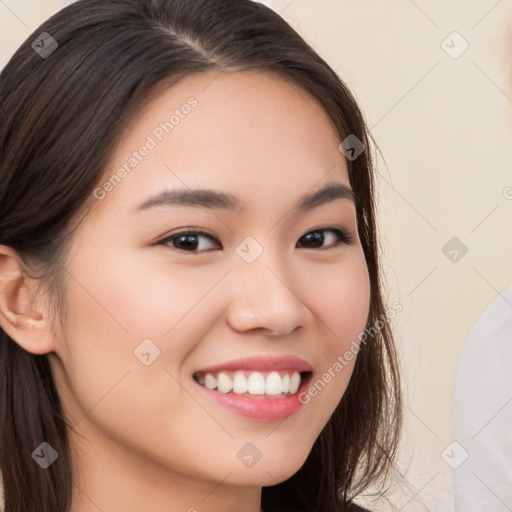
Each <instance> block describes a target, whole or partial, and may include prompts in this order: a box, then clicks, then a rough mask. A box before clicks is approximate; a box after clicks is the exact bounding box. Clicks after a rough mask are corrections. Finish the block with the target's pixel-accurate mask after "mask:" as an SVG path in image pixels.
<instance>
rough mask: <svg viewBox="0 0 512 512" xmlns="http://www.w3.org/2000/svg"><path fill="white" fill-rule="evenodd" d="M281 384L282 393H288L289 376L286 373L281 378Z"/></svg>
mask: <svg viewBox="0 0 512 512" xmlns="http://www.w3.org/2000/svg"><path fill="white" fill-rule="evenodd" d="M281 386H282V387H283V393H289V391H290V376H289V375H288V374H286V375H285V376H284V377H283V378H282V380H281Z"/></svg>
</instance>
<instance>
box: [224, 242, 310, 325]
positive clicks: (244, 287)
mask: <svg viewBox="0 0 512 512" xmlns="http://www.w3.org/2000/svg"><path fill="white" fill-rule="evenodd" d="M230 278H231V286H232V295H231V297H232V300H231V304H230V306H229V308H228V314H227V319H228V323H229V324H230V326H231V327H232V328H233V329H234V330H236V331H248V330H256V329H261V330H265V331H267V333H270V334H273V335H286V334H290V333H292V332H293V331H295V330H296V329H299V328H300V327H301V326H304V325H305V324H306V322H307V321H308V319H310V318H311V315H312V313H311V311H310V309H309V308H308V307H307V305H306V303H305V302H304V300H305V297H303V292H304V290H306V289H307V282H308V281H309V279H305V278H304V277H303V278H302V279H301V278H300V276H299V275H298V273H294V272H292V271H291V270H290V267H289V266H288V267H286V265H285V264H283V262H282V261H281V262H279V261H278V258H272V257H271V255H270V252H269V251H264V252H263V254H262V255H260V256H259V257H258V258H257V259H256V260H255V261H253V262H252V263H247V262H246V261H244V260H242V259H239V260H238V261H237V262H236V264H235V269H234V270H233V271H232V272H231V276H230ZM302 281H305V282H304V283H303V282H302Z"/></svg>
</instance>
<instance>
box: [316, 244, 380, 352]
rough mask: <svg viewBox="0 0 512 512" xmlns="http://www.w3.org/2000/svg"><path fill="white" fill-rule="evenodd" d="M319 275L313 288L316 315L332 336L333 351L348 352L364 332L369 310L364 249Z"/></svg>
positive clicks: (368, 288)
mask: <svg viewBox="0 0 512 512" xmlns="http://www.w3.org/2000/svg"><path fill="white" fill-rule="evenodd" d="M350 256H351V257H350V258H347V259H346V260H345V261H343V262H342V263H340V264H339V265H333V266H331V267H330V268H327V267H326V268H325V269H324V270H323V271H322V272H321V273H318V272H317V273H316V278H315V285H314V286H313V287H312V289H314V292H315V296H316V306H317V308H318V309H317V314H318V315H319V317H320V318H321V319H322V320H323V322H324V323H325V327H326V329H327V328H328V329H327V332H328V334H329V336H328V339H329V340H330V343H329V349H330V350H336V351H340V350H346V348H345V347H346V346H347V345H348V346H350V345H351V343H352V341H353V340H358V338H357V336H358V335H359V334H360V333H361V332H362V331H364V329H365V326H366V322H367V319H368V313H369V308H370V281H369V274H368V269H367V267H366V262H365V260H364V255H363V253H362V250H361V251H360V252H359V251H358V252H355V254H351V255H350Z"/></svg>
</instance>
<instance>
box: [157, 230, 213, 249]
mask: <svg viewBox="0 0 512 512" xmlns="http://www.w3.org/2000/svg"><path fill="white" fill-rule="evenodd" d="M201 239H209V240H213V241H214V242H216V243H217V244H218V245H220V242H219V241H218V240H217V238H215V237H214V236H212V235H209V234H208V233H206V232H204V231H182V232H180V233H176V234H174V235H171V236H168V237H166V238H164V239H163V240H162V241H160V242H159V245H171V246H172V247H174V248H176V249H179V250H181V251H185V252H197V253H199V252H205V251H207V250H208V249H205V248H204V246H205V245H206V246H207V245H208V243H207V242H206V243H201V242H200V240H201ZM199 248H200V250H198V249H199Z"/></svg>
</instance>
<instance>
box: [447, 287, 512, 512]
mask: <svg viewBox="0 0 512 512" xmlns="http://www.w3.org/2000/svg"><path fill="white" fill-rule="evenodd" d="M453 438H454V442H456V443H458V444H459V445H460V446H459V445H457V444H455V445H454V447H453V450H452V451H451V452H450V458H449V459H445V460H449V461H450V462H449V463H450V465H452V467H453V501H454V509H455V512H482V511H489V512H511V511H512V285H509V286H507V287H506V288H505V289H504V290H502V291H501V292H500V295H497V296H496V297H495V298H494V299H493V300H492V302H491V303H490V304H489V306H488V307H487V309H486V310H485V311H484V313H483V314H482V315H481V316H480V318H479V319H478V320H477V322H476V324H475V325H474V326H473V328H472V330H471V331H470V333H469V335H468V337H467V338H466V341H465V343H464V346H463V348H462V352H461V354H460V356H459V360H458V363H457V369H456V373H455V381H454V386H453ZM466 452H467V453H466ZM466 457H467V458H466ZM464 459H465V460H464Z"/></svg>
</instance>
